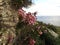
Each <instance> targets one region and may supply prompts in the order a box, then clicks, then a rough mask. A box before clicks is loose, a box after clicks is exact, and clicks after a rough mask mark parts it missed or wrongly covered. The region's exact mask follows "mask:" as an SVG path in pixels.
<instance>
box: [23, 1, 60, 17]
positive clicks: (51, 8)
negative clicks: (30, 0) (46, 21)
mask: <svg viewBox="0 0 60 45" xmlns="http://www.w3.org/2000/svg"><path fill="white" fill-rule="evenodd" d="M40 1H41V0H39V2H40ZM58 6H60V0H45V1H44V0H43V1H41V2H40V3H36V5H32V6H31V7H30V8H28V9H25V8H24V9H25V10H26V11H27V12H35V11H37V12H38V14H37V16H46V15H48V16H55V15H60V7H58Z"/></svg>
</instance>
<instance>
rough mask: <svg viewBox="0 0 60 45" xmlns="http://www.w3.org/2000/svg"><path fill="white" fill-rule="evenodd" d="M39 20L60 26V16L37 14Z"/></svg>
mask: <svg viewBox="0 0 60 45" xmlns="http://www.w3.org/2000/svg"><path fill="white" fill-rule="evenodd" d="M37 20H38V21H42V22H44V23H46V24H48V23H49V24H53V25H55V26H60V16H37Z"/></svg>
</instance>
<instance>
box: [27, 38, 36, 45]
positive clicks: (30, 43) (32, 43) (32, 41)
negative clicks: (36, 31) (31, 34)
mask: <svg viewBox="0 0 60 45" xmlns="http://www.w3.org/2000/svg"><path fill="white" fill-rule="evenodd" d="M35 42H36V41H35V40H34V39H32V38H30V41H29V44H28V45H34V44H35Z"/></svg>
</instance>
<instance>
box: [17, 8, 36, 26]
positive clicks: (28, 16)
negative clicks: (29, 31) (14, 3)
mask: <svg viewBox="0 0 60 45" xmlns="http://www.w3.org/2000/svg"><path fill="white" fill-rule="evenodd" d="M18 13H19V16H20V17H22V20H23V21H24V22H25V23H28V24H30V25H34V24H35V22H36V12H35V13H30V12H28V13H26V12H25V11H24V10H23V9H19V10H18Z"/></svg>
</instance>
